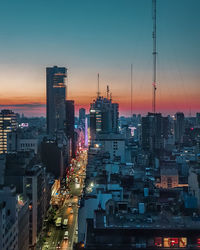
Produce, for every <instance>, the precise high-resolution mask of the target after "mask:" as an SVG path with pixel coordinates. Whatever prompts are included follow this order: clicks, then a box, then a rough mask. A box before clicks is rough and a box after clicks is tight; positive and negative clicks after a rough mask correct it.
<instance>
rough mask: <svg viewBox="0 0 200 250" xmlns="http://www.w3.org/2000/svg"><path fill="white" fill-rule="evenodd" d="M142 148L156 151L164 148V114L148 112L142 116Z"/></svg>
mask: <svg viewBox="0 0 200 250" xmlns="http://www.w3.org/2000/svg"><path fill="white" fill-rule="evenodd" d="M142 148H143V149H144V150H146V151H150V152H152V153H155V151H159V150H160V149H161V148H162V115H161V114H160V113H148V115H147V116H146V117H142Z"/></svg>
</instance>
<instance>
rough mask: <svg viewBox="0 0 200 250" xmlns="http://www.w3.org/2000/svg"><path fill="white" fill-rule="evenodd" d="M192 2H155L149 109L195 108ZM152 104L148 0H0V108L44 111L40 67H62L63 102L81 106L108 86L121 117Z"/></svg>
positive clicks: (199, 106)
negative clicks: (154, 61)
mask: <svg viewBox="0 0 200 250" xmlns="http://www.w3.org/2000/svg"><path fill="white" fill-rule="evenodd" d="M199 13H200V0H157V51H158V64H157V66H158V67H157V70H158V71H157V78H158V88H157V111H158V112H162V113H164V114H168V113H169V114H174V113H175V112H177V111H184V112H185V114H186V115H188V114H189V112H190V110H191V112H192V114H195V113H196V112H197V111H200V81H199V80H200V14H199ZM131 63H132V64H133V112H134V113H142V114H145V113H146V112H148V111H151V108H152V107H151V103H152V67H153V66H152V1H151V0H56V1H55V0H34V1H27V0H17V1H16V0H9V1H1V3H0V86H1V87H0V108H1V109H3V108H11V109H13V110H15V111H16V112H20V113H21V112H23V113H24V114H25V115H28V116H42V115H43V116H45V113H46V112H45V99H46V97H45V96H46V76H45V72H46V71H45V68H46V67H49V66H54V65H57V66H64V67H67V68H68V80H67V82H66V83H67V99H74V100H75V104H76V108H77V110H78V108H79V107H85V108H88V107H89V104H90V103H91V102H92V100H93V99H94V98H95V96H96V92H97V73H98V72H99V74H100V91H101V94H102V95H105V92H106V85H107V84H108V85H109V86H110V89H111V92H112V96H113V101H115V102H118V103H119V105H120V114H121V115H130V68H131V66H130V65H131Z"/></svg>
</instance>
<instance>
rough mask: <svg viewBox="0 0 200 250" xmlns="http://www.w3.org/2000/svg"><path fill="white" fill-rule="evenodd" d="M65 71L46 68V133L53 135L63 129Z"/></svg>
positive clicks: (63, 69)
mask: <svg viewBox="0 0 200 250" xmlns="http://www.w3.org/2000/svg"><path fill="white" fill-rule="evenodd" d="M66 77H67V69H66V68H65V67H57V66H54V67H49V68H46V92H47V94H46V98H47V111H46V112H47V133H48V134H54V133H55V132H56V131H57V130H60V129H64V120H65V99H66V85H65V78H66Z"/></svg>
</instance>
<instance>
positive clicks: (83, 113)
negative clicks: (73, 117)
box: [79, 108, 85, 126]
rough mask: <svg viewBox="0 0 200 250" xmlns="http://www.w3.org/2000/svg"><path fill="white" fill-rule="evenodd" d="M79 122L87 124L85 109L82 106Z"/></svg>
mask: <svg viewBox="0 0 200 250" xmlns="http://www.w3.org/2000/svg"><path fill="white" fill-rule="evenodd" d="M79 124H80V125H82V126H84V124H85V109H84V108H80V109H79Z"/></svg>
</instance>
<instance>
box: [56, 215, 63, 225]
mask: <svg viewBox="0 0 200 250" xmlns="http://www.w3.org/2000/svg"><path fill="white" fill-rule="evenodd" d="M61 221H62V219H61V217H58V218H57V219H56V227H60V226H61Z"/></svg>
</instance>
